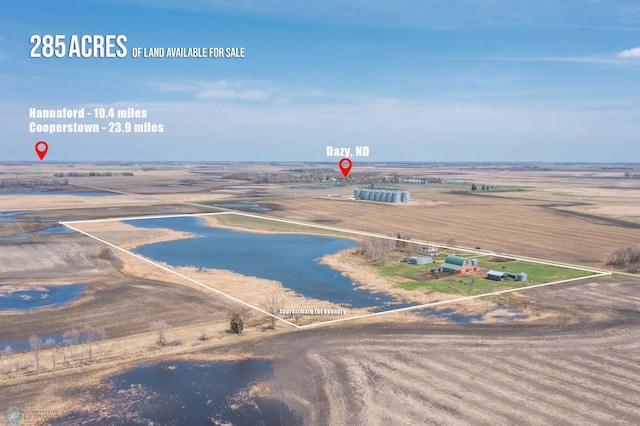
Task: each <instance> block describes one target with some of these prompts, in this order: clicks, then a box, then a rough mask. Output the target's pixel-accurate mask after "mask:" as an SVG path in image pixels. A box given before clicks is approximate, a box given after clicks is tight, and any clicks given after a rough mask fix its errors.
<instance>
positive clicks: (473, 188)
mask: <svg viewBox="0 0 640 426" xmlns="http://www.w3.org/2000/svg"><path fill="white" fill-rule="evenodd" d="M491 188H492V187H490V186H489V185H482V187H481V189H480V190H481V191H488V190H489V189H491ZM493 188H495V187H493ZM471 190H472V191H477V190H478V185H476V184H475V183H474V184H472V185H471Z"/></svg>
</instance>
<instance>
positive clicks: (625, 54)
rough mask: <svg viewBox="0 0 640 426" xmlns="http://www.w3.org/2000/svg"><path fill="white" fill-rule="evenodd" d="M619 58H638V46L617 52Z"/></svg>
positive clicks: (639, 48) (639, 55)
mask: <svg viewBox="0 0 640 426" xmlns="http://www.w3.org/2000/svg"><path fill="white" fill-rule="evenodd" d="M618 56H619V57H621V58H640V47H634V48H633V49H628V50H623V51H622V52H620V53H618Z"/></svg>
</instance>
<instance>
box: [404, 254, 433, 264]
mask: <svg viewBox="0 0 640 426" xmlns="http://www.w3.org/2000/svg"><path fill="white" fill-rule="evenodd" d="M405 261H406V262H407V263H410V264H412V265H428V264H430V263H433V258H432V257H431V256H411V257H407V258H406V259H405Z"/></svg>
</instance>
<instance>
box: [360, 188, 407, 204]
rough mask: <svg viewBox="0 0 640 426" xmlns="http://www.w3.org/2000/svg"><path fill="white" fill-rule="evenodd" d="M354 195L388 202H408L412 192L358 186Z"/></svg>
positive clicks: (364, 198) (369, 199)
mask: <svg viewBox="0 0 640 426" xmlns="http://www.w3.org/2000/svg"><path fill="white" fill-rule="evenodd" d="M353 196H354V197H355V198H356V199H357V200H368V201H384V202H386V203H408V202H409V201H411V194H410V193H409V191H407V190H406V189H381V188H356V189H355V190H354V191H353Z"/></svg>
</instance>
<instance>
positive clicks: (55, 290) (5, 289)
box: [0, 284, 87, 311]
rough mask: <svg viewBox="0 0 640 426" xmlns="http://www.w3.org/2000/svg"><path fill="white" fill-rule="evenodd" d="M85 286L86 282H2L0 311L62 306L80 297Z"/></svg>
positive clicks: (0, 286)
mask: <svg viewBox="0 0 640 426" xmlns="http://www.w3.org/2000/svg"><path fill="white" fill-rule="evenodd" d="M21 287H22V288H23V289H21ZM85 288H87V285H86V284H70V285H37V286H36V285H34V286H17V285H12V284H0V311H13V310H17V311H29V310H33V309H40V308H49V307H57V306H62V305H65V304H67V303H69V302H71V301H73V300H76V299H77V298H79V297H80V295H81V294H82V292H83V291H84V289H85Z"/></svg>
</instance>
